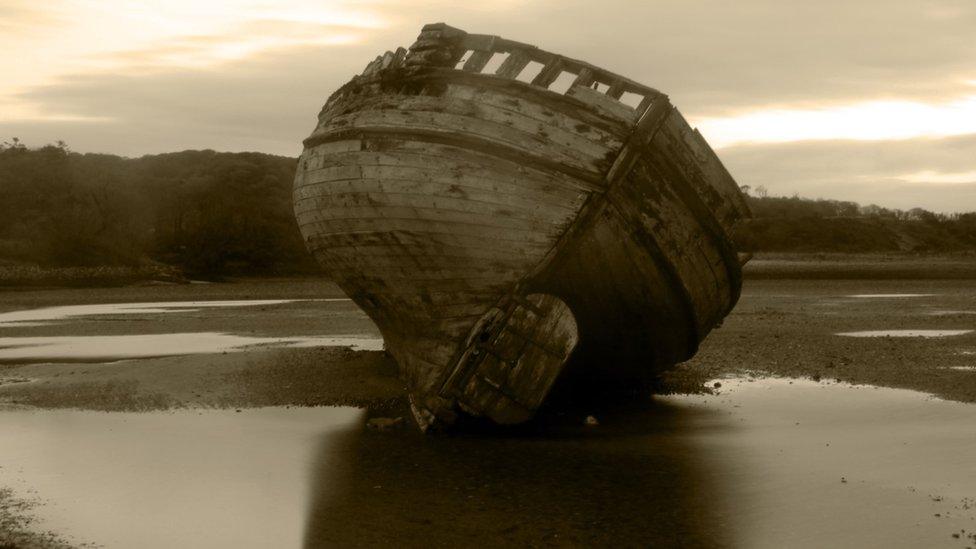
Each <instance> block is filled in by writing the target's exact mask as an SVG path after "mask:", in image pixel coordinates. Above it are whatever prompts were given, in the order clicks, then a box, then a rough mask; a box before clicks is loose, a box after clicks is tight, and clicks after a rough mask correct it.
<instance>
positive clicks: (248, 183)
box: [0, 139, 976, 282]
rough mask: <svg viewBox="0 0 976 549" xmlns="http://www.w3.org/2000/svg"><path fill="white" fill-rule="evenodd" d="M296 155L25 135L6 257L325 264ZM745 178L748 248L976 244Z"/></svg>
mask: <svg viewBox="0 0 976 549" xmlns="http://www.w3.org/2000/svg"><path fill="white" fill-rule="evenodd" d="M295 167H296V160H295V159H294V158H286V157H281V156H273V155H268V154H261V153H218V152H214V151H210V150H205V151H183V152H177V153H169V154H158V155H150V156H143V157H140V158H122V157H119V156H114V155H107V154H79V153H75V152H72V151H70V149H69V148H68V147H67V145H65V144H64V143H60V142H59V143H56V144H54V145H47V146H44V147H40V148H29V147H26V146H25V145H24V144H22V143H20V142H19V141H17V140H16V139H14V140H12V141H11V142H7V143H3V144H2V145H0V269H3V268H6V269H8V270H9V269H11V268H15V267H23V266H29V267H30V268H32V269H35V270H41V271H44V270H52V269H55V270H56V269H65V268H68V269H71V268H74V269H92V268H119V269H130V270H131V269H145V268H146V267H147V266H149V267H151V268H150V269H149V270H150V271H156V272H158V271H160V270H168V272H171V273H175V276H176V277H178V278H179V277H183V276H193V277H202V278H220V277H225V276H234V275H252V276H267V275H285V274H301V273H311V272H315V270H316V268H315V265H314V262H313V261H312V260H311V258H310V257H309V255H308V253H307V252H306V250H305V247H304V244H303V242H302V239H301V236H300V235H299V232H298V227H297V225H296V223H295V219H294V216H293V215H292V206H291V187H292V180H293V177H294V172H295ZM743 191H745V192H746V194H747V196H748V202H749V205H750V207H751V209H752V212H753V214H754V218H753V219H752V220H750V221H748V222H747V223H745V224H744V225H743V226H742V227H741V228H740V230H739V231H738V234H737V235H736V241H737V245H738V247H739V248H740V249H742V250H743V251H751V252H837V253H870V252H886V253H890V252H912V253H953V252H972V251H973V250H976V213H966V214H953V215H944V214H936V213H932V212H928V211H925V210H922V209H920V208H915V209H912V210H909V211H902V210H892V209H887V208H882V207H879V206H874V205H868V206H861V205H859V204H856V203H853V202H842V201H837V200H810V199H805V198H800V197H797V196H794V197H789V198H787V197H772V196H768V195H767V193H766V192H765V190H764V189H762V188H759V189H755V190H753V189H750V188H749V187H743ZM0 274H2V273H0ZM2 278H4V277H3V276H0V279H2ZM8 278H9V277H8ZM0 282H2V281H0Z"/></svg>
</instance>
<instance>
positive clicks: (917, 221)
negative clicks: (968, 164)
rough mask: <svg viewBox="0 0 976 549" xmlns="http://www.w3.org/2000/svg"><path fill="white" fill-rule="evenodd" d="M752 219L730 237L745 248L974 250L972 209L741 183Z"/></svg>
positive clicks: (975, 215)
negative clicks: (813, 194)
mask: <svg viewBox="0 0 976 549" xmlns="http://www.w3.org/2000/svg"><path fill="white" fill-rule="evenodd" d="M743 191H745V192H746V193H747V201H748V203H749V207H750V208H751V209H752V213H753V219H751V220H749V221H748V222H747V223H745V224H744V226H742V227H741V228H740V229H739V231H738V234H737V235H736V242H737V244H738V246H739V248H740V249H741V250H743V251H750V252H837V253H868V252H912V253H954V252H972V251H974V250H976V213H974V212H970V213H962V214H951V215H947V214H938V213H933V212H929V211H926V210H923V209H922V208H913V209H911V210H908V211H905V210H896V209H888V208H882V207H880V206H876V205H874V204H871V205H867V206H862V205H860V204H857V203H855V202H844V201H839V200H824V199H818V200H810V199H806V198H800V197H798V196H793V197H789V198H787V197H778V196H768V195H767V193H766V192H765V190H764V189H763V188H762V187H760V188H758V189H757V190H755V191H753V190H752V189H750V188H749V187H743Z"/></svg>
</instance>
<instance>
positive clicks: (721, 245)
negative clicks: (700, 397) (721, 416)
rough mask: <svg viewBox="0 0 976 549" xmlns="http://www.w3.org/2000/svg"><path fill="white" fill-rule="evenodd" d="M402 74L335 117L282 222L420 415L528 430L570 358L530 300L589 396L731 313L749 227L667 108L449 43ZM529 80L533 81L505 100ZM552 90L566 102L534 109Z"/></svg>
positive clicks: (359, 88) (664, 359)
mask: <svg viewBox="0 0 976 549" xmlns="http://www.w3.org/2000/svg"><path fill="white" fill-rule="evenodd" d="M497 52H505V53H509V54H510V55H509V56H508V59H507V60H506V61H505V62H504V63H503V64H502V66H501V67H500V68H499V70H498V71H497V73H498V74H496V75H488V74H481V73H480V71H481V70H482V69H483V68H484V67H485V65H486V64H487V61H488V60H489V59H490V57H491V54H494V53H497ZM466 54H467V55H468V60H467V61H466V62H463V63H462V62H461V61H463V56H464V55H466ZM396 57H397V56H396V55H395V54H385V55H383V56H381V57H380V58H377V60H376V61H374V62H373V63H371V64H370V65H369V67H368V68H367V70H366V71H365V73H366V75H365V76H361V77H357V78H354V79H353V81H351V82H350V83H349V84H347V85H346V86H343V88H341V89H340V91H339V92H337V93H336V94H334V95H333V96H332V97H331V98H330V99H329V101H328V102H327V104H326V106H325V107H324V108H323V110H322V112H321V113H320V121H319V122H320V123H319V126H318V128H317V129H316V131H315V133H314V134H313V136H311V137H310V138H309V139H307V140H306V141H305V145H306V151H305V153H304V154H303V156H302V159H301V160H300V164H299V173H298V174H296V186H295V202H296V215H297V216H298V219H299V223H300V227H301V229H302V231H303V234H305V235H306V239H307V241H308V243H309V247H310V249H312V250H313V251H314V253H315V255H316V257H317V258H319V260H320V262H321V263H322V264H323V266H325V267H326V268H327V269H328V270H330V272H332V273H333V274H334V277H335V278H336V280H337V282H338V283H339V285H340V286H341V287H342V288H343V289H344V290H346V291H347V292H348V293H349V294H350V295H351V296H352V297H353V299H354V300H355V301H356V302H357V303H358V304H360V305H361V306H362V307H363V308H364V310H366V311H367V313H368V314H369V315H370V316H371V318H373V319H374V320H375V321H376V323H377V325H378V326H379V327H380V330H381V332H383V334H384V338H385V339H386V341H387V344H388V348H389V350H390V352H391V353H393V355H394V357H395V358H396V359H397V360H398V362H399V363H400V364H401V365H402V366H403V368H404V374H405V377H406V378H407V379H408V381H409V382H410V383H411V385H412V386H413V387H414V388H415V390H416V391H417V393H418V394H419V398H418V399H414V402H415V403H419V406H420V408H421V409H425V410H426V412H425V413H426V414H427V415H428V416H430V417H435V416H436V417H440V418H441V419H444V420H449V419H450V417H451V415H452V413H453V412H452V411H451V410H452V409H453V407H455V406H459V407H461V408H462V409H465V410H468V411H469V412H472V413H475V414H482V415H487V416H488V417H492V418H493V419H495V420H496V421H500V422H509V421H521V420H523V419H525V418H527V417H529V416H531V414H532V413H533V411H534V410H535V409H536V408H537V407H538V405H539V404H541V402H542V399H543V398H544V397H545V394H546V393H547V392H548V386H549V385H548V384H551V382H552V381H553V380H554V379H555V378H556V376H557V375H558V372H559V371H560V370H561V369H562V367H563V365H564V364H565V362H566V359H567V358H568V356H569V352H570V351H571V349H572V346H570V347H559V345H555V346H553V345H552V343H553V342H554V341H568V340H567V339H566V337H564V336H565V334H567V333H569V332H567V331H565V330H563V331H562V332H560V331H559V330H558V329H557V328H558V327H559V326H562V324H560V323H559V322H555V323H553V322H543V321H540V318H547V317H546V315H545V314H544V311H543V314H539V312H540V311H541V310H542V309H540V306H539V303H535V304H532V303H531V302H528V301H523V300H524V296H525V294H526V292H536V293H540V294H547V295H549V296H551V299H552V300H554V302H555V303H559V304H563V303H564V304H565V305H563V307H565V310H566V311H572V312H571V313H569V314H568V318H572V317H573V316H574V315H575V316H576V317H577V320H576V324H574V325H573V326H574V329H573V330H572V333H573V338H576V337H577V335H576V334H578V340H579V344H580V349H581V352H582V353H583V354H584V356H586V357H588V360H589V362H587V364H588V366H587V367H588V368H589V369H590V370H591V371H592V372H595V373H598V374H599V375H601V376H607V377H616V378H619V379H630V380H638V381H639V380H644V379H646V378H647V376H649V375H651V374H653V372H655V371H657V370H658V369H660V368H665V367H668V366H670V365H672V364H674V363H675V362H677V361H680V360H684V359H686V358H688V357H689V356H691V355H692V354H693V353H694V351H695V349H696V348H697V345H698V342H699V341H700V339H701V338H702V337H704V336H705V334H707V333H708V331H709V330H710V329H712V328H713V327H714V325H715V324H717V323H718V322H720V321H721V318H722V316H724V314H726V313H727V312H728V309H729V308H731V306H732V305H733V304H734V303H735V300H736V299H737V297H738V290H739V285H740V279H739V274H740V273H739V263H738V257H736V255H735V253H734V250H731V247H730V243H729V240H728V233H729V231H731V229H732V228H734V225H735V224H736V223H737V222H738V220H739V219H740V218H741V217H742V216H745V215H748V209H747V208H745V203H744V200H743V199H742V197H741V195H740V194H738V188H737V186H735V183H734V181H732V179H731V177H730V176H729V175H728V172H727V171H725V169H724V167H722V166H721V163H720V162H719V161H718V159H717V158H716V157H715V155H714V153H713V152H712V151H711V149H709V148H708V146H707V144H705V143H704V141H703V140H702V139H701V136H700V135H698V134H697V132H695V131H693V130H691V128H690V127H689V126H688V125H687V123H686V122H685V121H684V119H683V118H681V117H680V114H678V113H677V111H676V110H674V109H673V108H670V106H669V104H668V103H667V100H666V97H665V96H663V95H661V94H660V93H659V92H657V91H656V90H653V89H651V88H646V87H643V86H640V85H639V84H636V83H634V82H632V81H630V80H627V79H625V78H623V77H619V76H617V75H614V74H612V73H609V72H608V71H605V70H603V69H600V68H598V67H594V66H592V65H587V64H585V63H582V62H579V61H576V60H572V59H568V58H562V57H559V56H556V55H553V54H551V53H549V52H545V51H543V50H539V49H538V48H535V47H534V46H529V45H526V44H521V43H518V42H513V41H508V40H504V39H501V38H498V37H491V36H476V35H468V34H466V33H464V32H463V31H459V30H457V29H453V28H451V27H447V26H445V25H433V26H428V27H425V29H424V31H423V32H422V33H421V37H420V38H419V39H418V41H417V42H416V43H415V44H414V46H413V47H412V48H411V50H410V52H409V53H408V54H407V55H406V57H405V59H403V64H402V66H401V65H400V64H399V63H398V61H397V59H396ZM530 61H536V62H540V63H543V64H544V67H543V69H542V71H541V72H540V73H539V74H538V75H537V76H536V77H535V78H534V79H533V81H532V83H531V84H530V83H526V82H520V81H517V80H515V79H516V78H517V77H519V75H520V74H521V73H522V71H523V69H524V68H525V67H526V65H527V64H528V63H529V62H530ZM461 65H463V68H462V67H461ZM564 70H566V71H569V72H570V73H573V74H577V75H578V77H577V79H576V82H575V85H574V86H572V87H570V89H569V90H568V91H567V93H566V94H565V95H560V94H556V93H552V92H549V91H547V90H546V89H545V86H548V85H550V84H551V83H552V82H553V81H554V80H555V79H556V78H557V77H558V76H559V75H560V74H562V73H563V71H564ZM523 79H524V78H523ZM597 83H599V84H600V89H604V88H606V93H601V92H600V91H598V90H597V89H594V88H593V87H592V86H593V85H595V84H597ZM624 93H637V94H639V95H642V96H643V100H642V101H641V105H640V106H639V107H638V108H637V109H636V110H635V109H633V108H631V107H629V106H627V105H624V104H623V103H621V102H620V101H619V99H620V98H621V97H622V95H623V94H624ZM638 121H640V122H639V123H637V122H638ZM635 123H637V125H636V127H635ZM555 296H558V297H555ZM546 299H550V298H546ZM499 303H502V304H503V305H498V304H499ZM506 303H507V304H508V305H505V304H506ZM513 303H514V304H516V305H512V304H513ZM493 304H494V306H495V307H496V308H497V307H501V309H499V310H502V311H504V312H505V315H503V316H504V319H503V320H504V321H503V322H500V323H499V324H497V325H496V327H499V326H500V328H498V329H497V330H496V331H495V332H493V335H492V336H491V337H490V338H489V339H488V341H487V342H484V343H488V344H489V345H488V346H487V347H484V349H485V351H486V354H485V355H482V357H481V358H480V359H479V360H475V361H466V359H465V360H461V359H462V358H464V356H466V355H465V353H468V352H469V351H470V350H471V349H472V348H473V347H472V345H471V341H472V340H471V336H472V334H473V333H475V332H477V330H478V329H480V328H479V326H481V325H482V324H483V322H484V319H485V318H486V316H484V315H486V314H488V313H490V311H491V310H492V309H491V307H492V306H493ZM567 306H568V307H567ZM520 307H523V308H520ZM543 309H544V308H543ZM477 315H482V316H477ZM555 316H556V317H560V318H563V317H565V316H566V315H555ZM537 317H538V318H537ZM532 319H535V320H532ZM560 334H562V335H560ZM573 345H575V339H574V343H573ZM560 349H562V350H560ZM488 351H490V352H488ZM469 358H470V356H469ZM465 365H467V366H470V367H466V366H465ZM445 372H461V373H463V374H464V375H463V376H462V378H458V379H462V380H463V383H461V382H460V381H459V382H458V383H456V384H454V385H453V386H452V387H453V389H452V390H451V391H448V393H451V395H453V396H451V395H449V398H444V397H442V396H437V395H436V394H434V393H435V392H436V390H437V388H438V387H441V388H443V385H441V384H440V383H441V382H442V381H443V376H444V375H445ZM452 375H453V374H452ZM588 379H591V380H593V379H595V378H593V377H592V376H591V377H590V378H588ZM438 380H441V381H438ZM452 399H453V401H452ZM421 415H423V414H421Z"/></svg>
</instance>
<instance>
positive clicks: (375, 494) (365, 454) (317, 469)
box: [305, 403, 731, 547]
mask: <svg viewBox="0 0 976 549" xmlns="http://www.w3.org/2000/svg"><path fill="white" fill-rule="evenodd" d="M714 414H715V412H710V411H706V410H702V409H698V408H689V407H678V406H672V405H668V404H662V403H657V404H653V405H651V406H649V407H648V408H646V409H644V410H641V411H639V412H637V413H634V412H633V411H631V412H630V413H628V414H623V415H620V416H618V417H617V418H610V419H605V420H604V422H603V424H601V425H600V426H599V427H595V428H582V427H581V428H578V429H571V430H570V432H566V431H563V432H561V434H559V435H552V434H551V435H548V436H531V437H528V436H520V437H513V436H508V437H497V436H496V437H486V436H467V437H459V436H453V437H424V436H419V435H414V434H413V433H406V432H401V433H395V434H391V433H375V432H369V431H362V430H361V429H354V430H349V431H346V432H342V433H336V434H333V435H330V436H329V437H328V440H324V441H323V442H322V445H321V448H320V453H319V456H318V459H317V461H316V463H315V465H314V470H313V472H312V490H313V493H312V497H311V506H310V509H309V515H308V520H307V524H306V534H305V541H306V547H335V546H339V547H350V546H399V547H403V546H418V547H421V546H422V547H430V546H458V547H470V546H505V545H517V546H525V545H529V546H542V545H560V546H590V547H592V546H643V547H649V546H692V547H694V546H709V547H716V546H728V545H730V544H731V540H730V539H728V537H729V534H728V532H729V530H728V528H727V527H726V526H727V525H728V522H729V520H728V515H727V512H728V511H729V506H728V505H727V504H726V503H725V502H723V501H722V494H721V493H719V492H720V490H718V489H717V487H718V486H720V485H721V482H719V481H720V479H719V478H717V475H718V472H717V471H710V470H708V469H709V467H708V466H706V465H705V464H706V463H714V460H711V459H707V457H706V456H703V455H702V454H703V452H705V451H706V450H705V449H703V448H698V447H694V446H695V445H694V443H693V442H690V441H691V440H693V439H692V438H690V437H688V436H687V432H688V430H689V429H691V427H692V425H696V426H697V427H696V428H698V429H700V428H701V426H702V425H703V424H704V425H710V424H715V423H716V422H715V421H713V420H714V419H715V418H712V417H710V416H711V415H714ZM718 423H721V422H720V421H719V422H718Z"/></svg>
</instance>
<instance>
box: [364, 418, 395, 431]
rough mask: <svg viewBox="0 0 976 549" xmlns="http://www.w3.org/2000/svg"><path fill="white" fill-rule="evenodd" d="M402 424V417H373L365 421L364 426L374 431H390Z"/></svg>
mask: <svg viewBox="0 0 976 549" xmlns="http://www.w3.org/2000/svg"><path fill="white" fill-rule="evenodd" d="M401 425H403V417H374V418H370V419H369V421H367V422H366V427H369V428H370V429H374V430H376V431H390V430H392V429H397V428H399V427H400V426H401Z"/></svg>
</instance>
